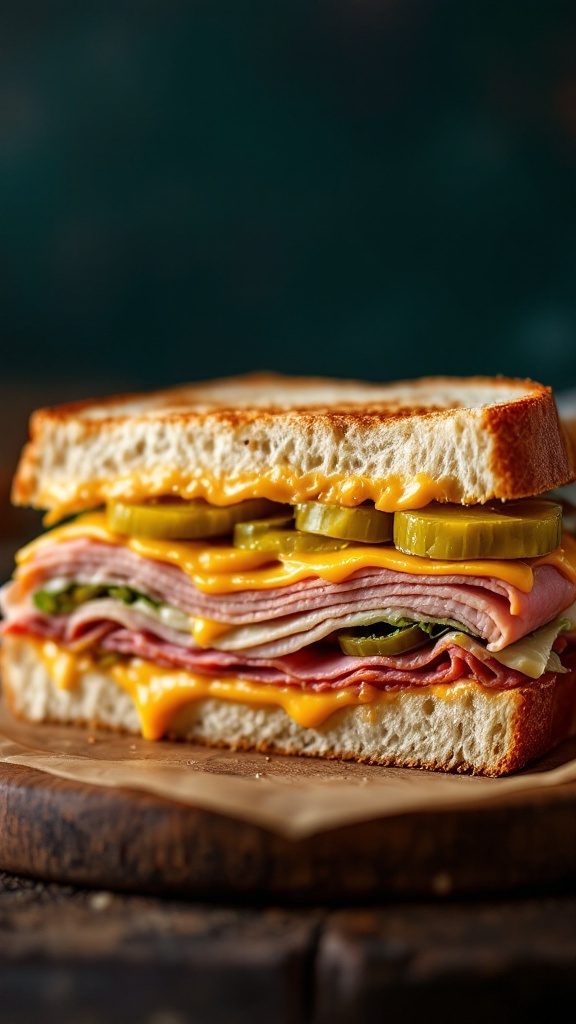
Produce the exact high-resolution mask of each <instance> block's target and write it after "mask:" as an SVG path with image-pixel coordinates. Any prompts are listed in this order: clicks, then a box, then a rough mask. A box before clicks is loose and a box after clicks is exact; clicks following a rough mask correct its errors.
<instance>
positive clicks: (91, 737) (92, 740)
mask: <svg viewBox="0 0 576 1024" xmlns="http://www.w3.org/2000/svg"><path fill="white" fill-rule="evenodd" d="M88 743H96V737H95V736H89V737H88Z"/></svg>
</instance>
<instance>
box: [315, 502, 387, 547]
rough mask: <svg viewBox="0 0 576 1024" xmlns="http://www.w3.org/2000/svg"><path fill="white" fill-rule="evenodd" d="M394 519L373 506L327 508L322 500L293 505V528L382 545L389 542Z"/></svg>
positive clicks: (331, 506)
mask: <svg viewBox="0 0 576 1024" xmlns="http://www.w3.org/2000/svg"><path fill="white" fill-rule="evenodd" d="M393 521H394V516H393V515H392V514H391V513H389V512H380V511H378V509H376V508H374V505H371V504H366V505H356V506H355V507H354V508H344V507H343V506H342V505H326V504H324V502H322V501H305V502H303V503H302V504H301V505H297V506H296V529H297V530H306V531H307V532H308V533H318V534H321V535H322V536H324V537H338V538H340V539H341V540H356V541H362V542H364V543H365V544H383V543H385V542H386V541H390V540H392V531H393Z"/></svg>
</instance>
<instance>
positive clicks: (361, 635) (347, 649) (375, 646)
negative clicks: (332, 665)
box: [338, 622, 430, 658]
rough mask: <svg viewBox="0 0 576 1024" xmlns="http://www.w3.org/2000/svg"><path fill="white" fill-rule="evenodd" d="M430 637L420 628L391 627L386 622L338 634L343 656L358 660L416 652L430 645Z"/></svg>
mask: <svg viewBox="0 0 576 1024" xmlns="http://www.w3.org/2000/svg"><path fill="white" fill-rule="evenodd" d="M429 641H430V636H429V634H428V633H426V632H425V631H424V630H423V629H420V626H418V625H413V626H403V627H398V626H390V625H388V624H387V623H385V622H382V623H380V622H379V623H377V624H376V625H375V626H355V627H353V628H352V629H343V630H341V632H340V633H338V643H339V644H340V649H341V651H342V653H343V654H350V655H352V656H353V657H356V658H375V657H378V656H379V655H383V656H385V657H388V656H391V655H393V654H404V653H405V652H406V651H415V650H416V649H417V648H418V647H424V644H427V643H429Z"/></svg>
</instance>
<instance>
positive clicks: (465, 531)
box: [394, 499, 562, 561]
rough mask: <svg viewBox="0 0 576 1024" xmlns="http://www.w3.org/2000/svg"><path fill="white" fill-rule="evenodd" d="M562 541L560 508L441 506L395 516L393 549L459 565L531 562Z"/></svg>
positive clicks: (540, 504) (548, 504)
mask: <svg viewBox="0 0 576 1024" xmlns="http://www.w3.org/2000/svg"><path fill="white" fill-rule="evenodd" d="M561 537H562V508H561V506H560V505H558V504H557V503H556V502H553V501H546V500H538V499H527V500H525V501H524V500H521V501H509V502H505V503H504V502H488V503H487V504H486V505H470V506H468V507H466V506H463V505H442V504H439V503H437V502H432V504H430V505H427V506H426V507H425V508H419V509H412V510H411V511H406V512H396V513H395V515H394V544H395V545H396V547H397V548H399V550H400V551H403V552H405V554H409V555H421V556H424V557H426V558H439V559H447V560H448V561H451V560H454V561H463V560H467V559H472V558H506V559H508V558H537V557H538V556H539V555H547V554H548V553H549V552H550V551H554V550H555V549H556V548H557V547H558V545H559V544H560V541H561Z"/></svg>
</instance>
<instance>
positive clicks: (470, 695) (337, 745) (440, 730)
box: [0, 636, 576, 777]
mask: <svg viewBox="0 0 576 1024" xmlns="http://www.w3.org/2000/svg"><path fill="white" fill-rule="evenodd" d="M573 660H574V662H575V663H574V664H573V665H572V667H571V670H570V671H569V672H568V673H567V674H565V675H551V674H547V675H546V676H543V677H542V679H541V680H539V681H531V682H530V683H528V684H527V685H525V686H520V687H517V688H515V689H510V690H500V691H497V692H495V691H494V690H487V689H486V688H485V687H483V686H481V685H480V684H479V683H477V682H474V681H472V682H471V681H462V682H459V683H455V684H452V685H451V686H450V687H446V688H444V689H445V691H446V694H445V696H443V695H442V693H441V692H439V690H440V688H438V687H413V688H408V689H403V690H399V691H398V692H397V693H394V694H387V695H386V700H385V702H384V703H382V704H376V705H360V706H357V707H347V708H342V709H340V710H338V711H336V712H335V713H334V714H333V715H332V716H330V718H329V719H327V720H326V722H325V723H324V724H323V725H322V726H320V727H317V728H314V729H311V728H303V727H301V726H298V725H297V724H296V722H294V721H293V720H292V719H291V718H290V717H289V715H288V714H287V713H286V712H285V711H284V710H282V709H281V708H279V707H275V706H270V707H265V706H257V707H254V706H252V705H248V704H241V703H239V702H236V701H224V700H215V699H213V698H208V699H202V700H198V701H194V702H191V703H190V704H189V705H187V706H185V707H183V708H182V709H181V711H179V712H178V713H177V714H176V715H175V716H174V717H173V719H172V722H171V726H170V730H169V733H168V736H169V738H171V739H176V740H182V741H185V742H187V741H189V742H195V743H204V744H207V745H209V746H221V747H227V748H233V749H245V750H260V751H264V752H269V753H280V754H290V755H293V754H301V755H305V756H316V757H322V758H338V759H345V760H354V761H357V762H363V763H370V764H381V765H395V766H398V767H410V768H425V769H431V770H435V771H444V772H457V773H472V774H480V775H486V776H492V777H496V776H501V775H506V774H509V773H510V772H514V771H517V770H518V769H520V768H522V767H524V766H525V765H527V764H530V763H531V762H533V761H534V760H535V759H536V758H538V757H540V756H541V755H543V754H545V753H546V752H547V751H549V750H550V749H552V748H553V747H554V746H556V745H557V744H558V743H559V742H560V741H561V740H563V739H565V738H567V737H568V736H570V735H572V734H574V732H575V731H576V659H573ZM0 666H1V669H2V683H3V693H4V695H5V698H6V701H7V703H8V706H9V708H10V710H11V712H12V713H13V714H14V715H15V716H16V717H20V718H23V719H25V720H27V721H36V722H39V721H52V722H61V723H71V724H74V725H85V726H89V727H91V728H105V729H113V730H115V731H118V732H125V733H131V734H136V733H138V732H139V731H140V726H139V720H138V715H137V712H136V708H135V706H134V704H133V702H132V698H131V697H129V695H128V694H127V693H126V692H125V691H123V690H121V689H120V688H119V687H118V686H117V684H116V683H115V682H114V680H113V679H112V677H111V676H110V675H109V674H108V673H106V671H105V670H104V669H100V668H99V669H98V671H97V672H94V671H91V672H89V673H84V674H80V676H79V679H78V682H77V685H76V686H75V687H74V689H73V690H62V689H60V688H58V687H57V686H56V685H55V683H54V681H53V680H52V679H51V677H50V675H49V672H48V669H47V667H46V665H45V663H44V662H43V661H42V659H41V658H40V657H39V655H38V652H37V648H36V647H35V645H34V644H33V643H30V642H28V641H27V639H26V637H23V636H18V637H12V636H7V637H5V638H4V642H3V645H2V648H1V649H0Z"/></svg>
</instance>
